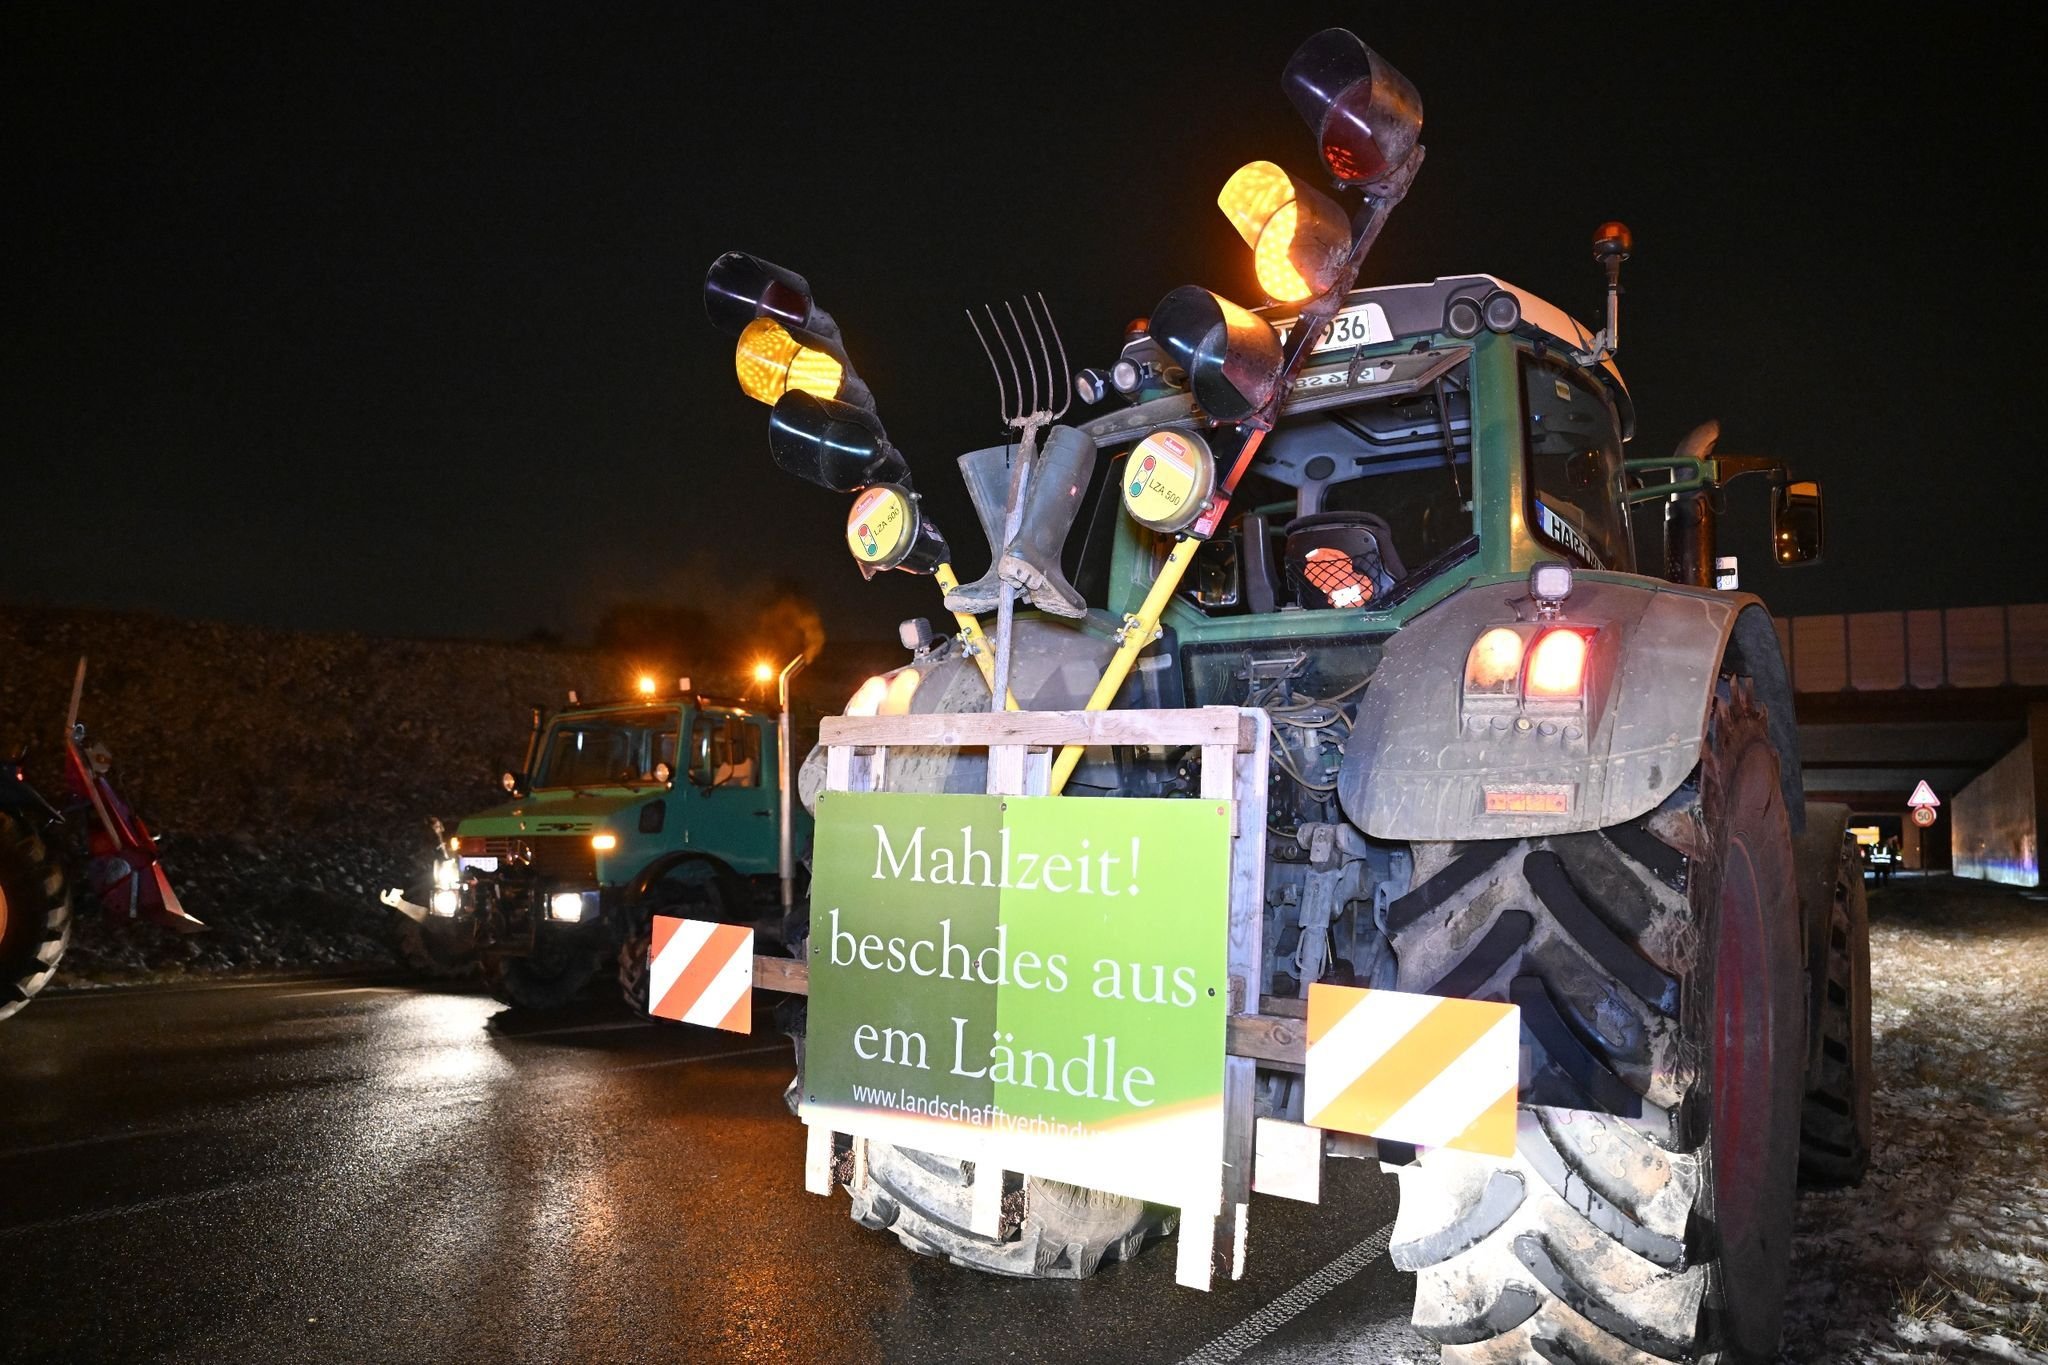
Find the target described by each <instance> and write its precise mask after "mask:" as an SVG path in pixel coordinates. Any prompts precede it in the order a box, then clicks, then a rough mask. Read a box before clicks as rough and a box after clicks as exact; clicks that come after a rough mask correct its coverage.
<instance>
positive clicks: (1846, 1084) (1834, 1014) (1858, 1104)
mask: <svg viewBox="0 0 2048 1365" xmlns="http://www.w3.org/2000/svg"><path fill="white" fill-rule="evenodd" d="M1814 959H1815V965H1816V966H1817V967H1819V969H1820V970H1819V971H1818V972H1817V973H1816V977H1817V979H1816V980H1815V982H1814V987H1815V989H1814V995H1813V1009H1814V1011H1815V1016H1816V1017H1817V1018H1818V1019H1819V1021H1820V1057H1819V1061H1818V1063H1817V1066H1816V1068H1815V1070H1814V1071H1813V1072H1812V1074H1810V1075H1808V1076H1807V1078H1806V1103H1805V1106H1804V1108H1803V1110H1802V1112H1801V1117H1800V1123H1799V1175H1800V1178H1801V1180H1802V1181H1803V1182H1804V1183H1805V1184H1807V1185H1810V1186H1813V1187H1815V1188H1819V1189H1829V1188H1839V1187H1841V1186H1845V1185H1855V1184H1858V1183H1860V1182H1861V1181H1862V1179H1863V1175H1864V1172H1865V1171H1867V1170H1869V1169H1870V1144H1871V1129H1872V1127H1873V1124H1874V1120H1873V1118H1872V1115H1871V1101H1870V1087H1871V1074H1870V911H1869V908H1868V906H1867V904H1866V903H1865V901H1864V894H1863V873H1862V870H1861V869H1860V868H1858V867H1857V866H1856V864H1855V863H1854V862H1853V861H1851V860H1849V859H1846V858H1845V859H1841V860H1840V864H1839V867H1838V869H1837V871H1836V874H1835V888H1834V906H1833V910H1832V913H1831V914H1830V916H1829V920H1828V926H1827V947H1826V951H1825V956H1823V955H1822V954H1821V953H1820V952H1818V951H1817V952H1816V953H1815V954H1814Z"/></svg>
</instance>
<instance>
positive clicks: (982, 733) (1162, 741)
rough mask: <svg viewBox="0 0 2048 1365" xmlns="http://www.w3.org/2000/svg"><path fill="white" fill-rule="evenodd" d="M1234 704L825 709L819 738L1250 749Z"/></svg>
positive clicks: (932, 743)
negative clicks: (902, 711)
mask: <svg viewBox="0 0 2048 1365" xmlns="http://www.w3.org/2000/svg"><path fill="white" fill-rule="evenodd" d="M1253 714H1256V713H1253V712H1240V711H1239V710H1238V709H1237V708H1236V707H1233V706H1202V707H1194V708H1190V709H1187V710H1173V711H960V712H951V713H946V714H937V715H917V716H827V717H825V718H824V719H823V720H821V721H820V722H819V723H818V738H819V742H820V743H822V744H825V745H827V746H832V745H840V744H911V745H920V746H931V747H941V748H945V747H959V748H988V747H989V746H991V745H996V744H1032V745H1063V744H1150V745H1173V746H1182V745H1209V744H1228V745H1230V746H1231V747H1232V748H1233V749H1235V750H1237V751H1238V752H1239V753H1246V752H1249V751H1250V748H1251V745H1252V742H1253V740H1252V733H1251V727H1250V725H1249V724H1247V722H1246V719H1245V718H1246V717H1248V716H1251V715H1253Z"/></svg>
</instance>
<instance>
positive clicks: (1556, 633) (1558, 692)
mask: <svg viewBox="0 0 2048 1365" xmlns="http://www.w3.org/2000/svg"><path fill="white" fill-rule="evenodd" d="M1585 685H1586V637H1585V636H1584V635H1581V634H1580V633H1579V632H1578V631H1576V630H1551V631H1545V632H1544V633H1543V634H1542V635H1540V636H1538V637H1537V639H1536V647H1535V648H1534V649H1532V650H1530V651H1529V673H1528V680H1527V683H1526V690H1527V693H1528V695H1529V696H1531V697H1576V696H1578V695H1579V694H1580V692H1581V691H1582V690H1583V689H1584V688H1585Z"/></svg>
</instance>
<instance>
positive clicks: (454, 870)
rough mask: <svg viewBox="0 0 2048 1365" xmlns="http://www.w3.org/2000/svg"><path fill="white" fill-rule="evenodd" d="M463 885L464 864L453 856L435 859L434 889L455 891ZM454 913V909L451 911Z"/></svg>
mask: <svg viewBox="0 0 2048 1365" xmlns="http://www.w3.org/2000/svg"><path fill="white" fill-rule="evenodd" d="M461 885H462V865H461V864H460V863H458V862H456V861H455V859H453V858H436V859H435V860H434V889H435V890H436V891H453V890H455V889H457V888H458V887H460V886H461ZM450 913H451V914H452V913H453V912H452V911H451V912H450Z"/></svg>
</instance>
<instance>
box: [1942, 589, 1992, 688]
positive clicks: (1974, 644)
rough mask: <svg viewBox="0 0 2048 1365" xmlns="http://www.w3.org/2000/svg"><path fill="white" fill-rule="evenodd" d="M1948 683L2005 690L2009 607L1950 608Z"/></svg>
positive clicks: (1957, 685)
mask: <svg viewBox="0 0 2048 1365" xmlns="http://www.w3.org/2000/svg"><path fill="white" fill-rule="evenodd" d="M1946 620H1947V628H1948V680H1949V682H1950V683H1951V684H1953V685H1954V686H1956V687H2002V686H2004V685H2005V683H2006V681H2007V673H2006V667H2005V608H2004V607H1950V608H1949V609H1948V612H1947V615H1946Z"/></svg>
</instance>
